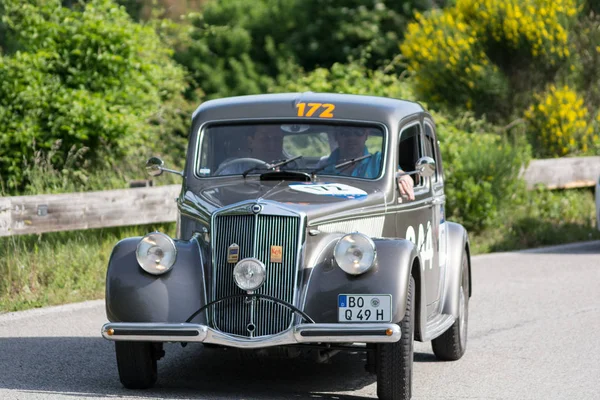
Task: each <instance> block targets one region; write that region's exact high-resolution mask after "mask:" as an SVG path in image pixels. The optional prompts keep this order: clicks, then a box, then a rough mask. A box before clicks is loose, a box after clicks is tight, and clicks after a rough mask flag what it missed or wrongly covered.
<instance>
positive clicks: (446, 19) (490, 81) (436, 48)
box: [400, 10, 507, 114]
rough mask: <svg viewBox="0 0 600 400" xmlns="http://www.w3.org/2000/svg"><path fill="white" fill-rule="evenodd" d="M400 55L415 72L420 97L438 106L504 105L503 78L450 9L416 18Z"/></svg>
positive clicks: (485, 108) (483, 108)
mask: <svg viewBox="0 0 600 400" xmlns="http://www.w3.org/2000/svg"><path fill="white" fill-rule="evenodd" d="M416 18H417V22H415V23H412V24H410V25H409V26H408V32H407V33H406V38H405V40H404V42H403V43H402V45H401V46H400V50H401V51H402V54H403V56H404V57H405V58H406V60H407V63H408V66H409V70H410V71H412V72H414V73H415V83H416V89H417V92H418V93H419V95H420V96H423V97H424V99H425V100H426V101H427V102H429V103H431V104H432V105H434V106H443V107H448V108H457V107H458V108H462V107H466V108H467V109H473V110H475V111H476V112H477V113H478V114H483V113H486V112H490V111H493V110H498V109H500V108H501V107H502V106H503V103H504V102H505V100H506V95H507V93H506V87H507V85H506V82H505V81H504V77H503V76H502V74H501V73H500V71H499V70H498V68H497V67H496V66H494V65H493V64H492V63H491V62H490V60H489V58H488V57H487V56H486V55H485V53H484V52H483V47H482V45H481V43H480V42H479V41H478V38H477V37H476V36H474V35H473V32H472V31H471V29H470V27H469V26H468V25H467V24H466V23H465V22H464V21H463V20H462V18H461V17H460V16H458V15H456V14H455V13H454V12H453V11H452V10H445V11H439V10H435V11H433V12H431V13H429V14H428V15H427V16H426V17H425V16H423V15H420V14H417V16H416Z"/></svg>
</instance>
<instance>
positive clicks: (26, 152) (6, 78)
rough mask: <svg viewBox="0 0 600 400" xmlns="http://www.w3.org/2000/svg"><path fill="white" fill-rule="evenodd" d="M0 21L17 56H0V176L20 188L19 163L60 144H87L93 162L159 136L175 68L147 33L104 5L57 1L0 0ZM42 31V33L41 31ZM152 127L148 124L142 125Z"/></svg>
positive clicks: (178, 78)
mask: <svg viewBox="0 0 600 400" xmlns="http://www.w3.org/2000/svg"><path fill="white" fill-rule="evenodd" d="M1 4H2V7H4V9H5V15H4V16H3V22H4V23H5V26H6V27H7V28H8V32H9V34H10V37H11V39H12V40H14V41H15V42H16V43H18V47H19V49H20V50H19V51H17V52H15V53H11V54H5V55H4V56H2V57H1V58H0V127H2V128H1V129H2V134H1V136H0V175H1V176H2V179H3V180H5V181H6V182H7V186H8V188H9V189H10V190H17V189H20V188H22V187H23V185H24V183H25V182H24V181H23V172H22V162H23V159H26V160H30V159H33V152H34V150H33V149H34V147H35V148H37V149H40V150H43V151H48V150H50V149H51V147H52V145H53V144H54V143H55V142H56V141H57V140H61V141H62V144H63V147H62V148H63V149H65V150H64V151H63V152H62V153H60V152H55V153H54V157H55V158H54V159H53V160H52V162H53V163H54V162H57V163H60V162H64V160H65V157H66V155H67V151H68V150H69V149H71V148H72V147H73V146H75V148H81V147H87V148H88V149H89V150H88V152H87V154H86V160H89V161H90V165H92V166H93V165H96V164H97V163H98V162H99V161H100V160H101V159H102V157H104V156H105V155H106V154H107V149H108V150H109V151H110V154H111V157H114V159H115V160H118V159H119V158H120V157H122V156H124V155H125V154H128V153H129V152H132V151H139V150H141V151H142V152H145V153H148V152H149V150H147V149H145V147H147V146H145V145H146V143H149V142H150V141H149V139H150V138H151V137H152V135H153V134H156V133H158V132H161V130H163V131H164V130H165V129H166V128H165V123H164V121H162V120H160V119H157V118H156V116H157V115H158V114H160V113H161V112H164V110H163V109H162V108H163V107H164V106H163V105H164V104H165V102H166V103H168V102H169V101H174V99H176V98H177V96H179V93H180V92H181V91H182V90H183V88H184V81H183V71H182V70H181V69H180V68H179V67H177V66H176V65H175V63H174V62H173V61H172V60H171V58H170V55H171V52H170V50H169V49H168V48H166V47H165V46H164V45H162V44H161V42H160V40H159V39H158V37H157V35H156V34H155V33H154V31H153V30H152V29H151V28H149V27H144V26H142V25H139V24H136V23H134V22H132V21H131V19H130V18H129V16H128V15H127V14H126V13H125V12H124V10H123V9H122V8H120V7H118V6H116V5H115V4H114V3H113V2H112V1H110V0H92V1H90V2H88V3H87V4H85V6H84V7H83V8H81V9H79V8H76V9H69V8H65V7H61V2H60V1H58V0H52V1H41V0H39V1H37V0H30V1H27V2H26V3H23V2H21V1H16V0H1ZM40 32H43V34H40ZM149 121H154V124H148V122H149Z"/></svg>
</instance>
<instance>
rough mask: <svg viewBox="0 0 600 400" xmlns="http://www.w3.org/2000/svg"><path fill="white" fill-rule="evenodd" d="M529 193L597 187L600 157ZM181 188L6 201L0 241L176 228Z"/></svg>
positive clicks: (530, 174)
mask: <svg viewBox="0 0 600 400" xmlns="http://www.w3.org/2000/svg"><path fill="white" fill-rule="evenodd" d="M522 176H523V178H524V179H525V181H526V182H527V186H528V187H529V188H534V187H535V186H536V185H539V184H542V185H544V186H546V187H547V188H549V189H569V188H577V187H588V186H594V185H595V184H596V181H597V180H598V178H599V177H600V157H576V158H559V159H548V160H533V161H532V162H531V163H530V165H529V166H528V168H527V169H526V170H524V171H523V174H522ZM180 190H181V186H180V185H169V186H158V187H146V188H136V189H121V190H106V191H101V192H85V193H67V194H50V195H37V196H15V197H3V198H2V197H0V236H11V235H22V234H31V233H43V232H55V231H67V230H77V229H89V228H101V227H111V226H128V225H143V224H150V223H154V222H172V221H175V218H176V216H177V207H176V203H175V198H176V197H177V196H178V194H179V191H180Z"/></svg>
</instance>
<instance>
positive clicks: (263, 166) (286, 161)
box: [242, 156, 302, 178]
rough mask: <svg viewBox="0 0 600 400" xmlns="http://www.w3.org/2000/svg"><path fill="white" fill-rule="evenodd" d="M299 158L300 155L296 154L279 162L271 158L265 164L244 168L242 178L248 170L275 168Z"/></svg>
mask: <svg viewBox="0 0 600 400" xmlns="http://www.w3.org/2000/svg"><path fill="white" fill-rule="evenodd" d="M299 158H302V156H296V157H293V158H288V159H286V160H282V161H279V162H277V160H273V161H270V162H268V163H267V164H266V165H257V166H255V167H252V168H248V169H247V170H245V171H244V172H243V173H242V176H243V177H244V178H246V175H248V174H249V173H250V172H252V171H256V170H258V169H275V168H278V167H282V166H284V165H287V164H289V163H291V162H292V161H296V160H298V159H299ZM272 163H275V164H272Z"/></svg>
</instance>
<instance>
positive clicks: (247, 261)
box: [233, 258, 267, 290]
mask: <svg viewBox="0 0 600 400" xmlns="http://www.w3.org/2000/svg"><path fill="white" fill-rule="evenodd" d="M266 275H267V269H266V268H265V265H264V264H263V263H262V262H260V261H259V260H257V259H256V258H244V259H243V260H241V261H240V262H239V263H237V264H236V266H235V267H234V268H233V279H235V283H236V285H238V286H239V288H240V289H242V290H256V289H258V288H259V287H260V286H261V285H262V284H263V282H264V281H265V276H266Z"/></svg>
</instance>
